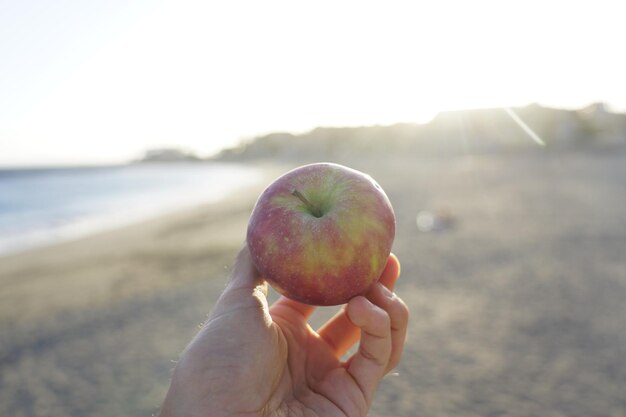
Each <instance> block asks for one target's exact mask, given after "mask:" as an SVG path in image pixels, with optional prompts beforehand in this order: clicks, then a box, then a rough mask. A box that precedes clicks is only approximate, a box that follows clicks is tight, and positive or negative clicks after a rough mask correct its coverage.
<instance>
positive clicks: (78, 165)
mask: <svg viewBox="0 0 626 417" xmlns="http://www.w3.org/2000/svg"><path fill="white" fill-rule="evenodd" d="M595 105H602V106H603V107H604V109H605V110H606V111H607V113H611V114H616V115H624V116H626V111H624V112H618V111H615V110H614V109H612V108H611V107H610V106H609V105H608V104H607V103H604V102H594V103H589V104H587V105H585V106H582V107H578V108H566V107H553V106H544V105H542V104H539V103H536V102H533V103H528V104H526V105H524V106H518V107H514V108H510V107H482V108H469V109H454V110H442V111H440V112H437V113H436V114H435V115H433V116H432V117H431V118H430V119H429V120H426V121H411V122H405V121H397V122H392V123H387V124H381V123H378V124H367V125H352V126H347V125H336V126H314V127H312V128H311V129H307V130H302V131H286V130H275V131H269V132H262V133H259V134H257V135H253V136H250V137H249V138H242V139H241V140H240V141H238V142H236V143H234V144H232V145H229V146H225V147H223V148H220V149H218V150H217V151H215V152H213V153H211V154H200V153H198V152H196V150H195V149H190V148H181V147H178V146H176V145H172V146H170V147H162V148H147V149H144V150H142V151H141V152H140V153H139V154H137V155H134V156H132V157H131V158H128V159H124V160H112V161H101V162H92V163H90V162H60V163H42V164H38V163H34V164H24V165H19V164H15V165H10V164H2V163H0V171H13V170H16V171H18V170H34V171H39V170H41V171H45V170H63V169H89V168H116V167H125V166H129V165H133V164H136V163H139V162H141V159H142V158H143V157H146V156H147V154H148V153H149V152H150V151H158V150H174V151H181V152H184V153H188V154H191V155H194V156H197V157H199V158H200V160H199V161H182V160H181V161H175V162H176V163H179V164H194V163H197V162H208V161H209V160H210V158H212V157H214V156H217V155H219V153H220V152H221V151H224V150H228V149H234V148H236V147H237V146H240V145H241V144H243V143H245V142H251V141H254V140H256V139H259V138H263V137H266V136H270V135H273V134H291V135H294V136H301V135H306V134H308V133H311V132H313V131H314V130H316V129H358V128H370V127H393V126H396V125H404V124H412V125H428V124H430V123H431V122H433V120H434V119H435V118H436V117H438V116H439V115H442V114H446V113H464V112H480V111H492V110H494V111H495V110H503V111H504V112H505V113H506V114H507V115H508V116H509V117H511V120H512V122H513V123H515V124H517V125H518V126H519V127H520V129H522V130H523V131H526V133H527V134H528V135H529V136H528V137H529V140H534V141H535V142H537V140H536V139H534V138H533V136H534V135H535V134H534V131H533V130H532V128H530V127H528V126H526V124H525V122H524V120H521V119H519V117H517V114H516V113H515V112H514V110H519V109H521V108H525V107H530V106H539V107H540V108H542V109H551V110H563V111H572V112H579V111H584V110H585V109H587V108H589V107H591V106H595ZM511 113H513V114H514V115H515V116H512V115H511ZM516 119H518V120H516ZM520 123H522V124H523V125H524V126H523V127H522V125H520ZM527 129H529V130H530V132H531V133H528V130H527ZM539 142H540V143H539V145H540V146H545V143H543V141H542V139H541V138H539ZM172 162H173V161H150V162H149V163H150V164H151V165H156V164H163V165H170V164H172Z"/></svg>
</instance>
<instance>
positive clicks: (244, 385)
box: [159, 247, 409, 417]
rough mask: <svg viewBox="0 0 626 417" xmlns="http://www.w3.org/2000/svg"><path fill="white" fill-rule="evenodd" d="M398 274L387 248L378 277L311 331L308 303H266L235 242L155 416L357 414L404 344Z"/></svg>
mask: <svg viewBox="0 0 626 417" xmlns="http://www.w3.org/2000/svg"><path fill="white" fill-rule="evenodd" d="M399 274H400V264H399V262H398V260H397V258H396V257H395V256H393V255H391V256H390V257H389V259H388V261H387V265H386V267H385V270H384V271H383V273H382V275H381V278H380V280H379V282H378V283H376V284H374V286H373V287H372V288H371V289H370V290H369V292H368V293H367V294H366V295H365V296H357V297H354V298H353V299H351V300H350V301H349V302H348V304H346V306H345V307H344V308H343V309H342V310H341V311H339V312H338V313H337V314H336V315H335V316H334V317H333V318H331V319H330V320H329V321H328V322H326V323H325V324H324V325H323V326H322V327H321V328H320V329H319V330H318V331H317V332H316V331H314V330H313V329H312V328H311V327H310V326H309V325H308V324H307V319H308V318H309V316H310V315H311V313H312V312H313V311H314V309H315V307H314V306H310V305H306V304H301V303H298V302H296V301H293V300H290V299H288V298H285V297H281V298H280V299H279V300H278V301H276V303H274V304H273V305H272V306H271V307H269V306H268V303H267V298H266V295H267V284H266V283H265V282H264V281H263V280H262V278H261V277H259V275H258V273H257V271H256V269H255V268H254V266H253V264H252V261H251V259H250V255H249V252H248V249H247V247H244V248H243V249H242V250H241V252H240V253H239V255H238V257H237V260H236V262H235V266H234V268H233V272H232V275H231V278H230V281H229V283H228V285H227V287H226V289H225V291H224V293H223V294H222V295H221V297H220V298H219V300H218V301H217V303H216V305H215V307H214V309H213V311H212V312H211V314H210V316H209V320H208V321H207V323H206V324H205V325H204V326H203V328H202V329H201V330H200V332H199V333H198V335H197V336H196V337H195V338H194V339H193V340H192V342H191V343H190V344H189V346H187V348H186V349H185V351H184V352H183V354H182V355H181V358H180V360H179V362H178V364H177V365H176V368H175V369H174V373H173V376H172V381H171V385H170V388H169V391H168V393H167V396H166V398H165V402H164V404H163V407H162V409H161V412H160V414H159V417H183V416H184V417H192V416H193V417H195V416H216V417H217V416H220V417H221V416H259V417H260V416H263V417H274V416H275V417H278V416H311V417H314V416H319V417H356V416H365V415H366V414H367V412H368V410H369V407H370V405H371V403H372V399H373V397H374V393H375V391H376V388H377V386H378V383H379V382H380V380H381V379H382V378H383V377H384V376H385V374H387V373H388V372H389V371H390V370H391V369H393V368H394V367H395V366H396V365H397V364H398V362H399V361H400V356H401V355H402V350H403V347H404V341H405V338H406V328H407V322H408V316H409V311H408V309H407V307H406V305H405V304H404V302H403V301H402V300H401V299H400V298H398V297H397V296H396V295H395V294H394V293H393V292H392V291H393V287H394V284H395V281H396V279H397V278H398V276H399ZM390 290H391V291H390ZM359 339H360V344H359V348H358V351H357V352H356V353H355V354H354V355H352V356H351V357H350V358H349V359H348V360H347V361H346V362H342V361H341V357H342V355H343V354H344V353H345V352H346V351H347V350H348V349H350V347H351V346H352V345H354V343H356V342H357V341H358V340H359Z"/></svg>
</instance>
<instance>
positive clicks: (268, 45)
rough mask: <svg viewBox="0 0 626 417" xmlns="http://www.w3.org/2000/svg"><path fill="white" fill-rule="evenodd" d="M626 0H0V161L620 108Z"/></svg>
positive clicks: (112, 156) (111, 158) (58, 160)
mask: <svg viewBox="0 0 626 417" xmlns="http://www.w3.org/2000/svg"><path fill="white" fill-rule="evenodd" d="M621 3H622V2H620V1H605V0H593V1H575V0H574V1H572V0H570V1H556V0H554V1H550V0H543V1H535V0H527V1H525V2H517V1H516V2H512V1H505V0H500V1H487V0H473V1H451V0H439V1H394V0H387V1H366V0H361V1H359V0H343V1H326V0H317V1H315V2H301V1H294V0H290V1H287V0H284V1H283V0H267V1H254V0H249V1H244V0H231V1H188V0H162V1H156V0H139V1H121V0H106V1H103V0H92V1H88V2H86V1H79V0H75V1H61V0H58V1H44V0H41V1H35V0H23V1H12V0H0V166H30V165H63V164H107V163H118V162H125V161H128V160H130V159H133V158H136V157H138V156H140V155H141V154H142V153H143V152H144V151H145V150H147V149H150V148H160V147H181V148H185V149H189V150H193V151H195V152H197V153H198V154H200V155H210V154H212V153H215V152H217V151H218V150H219V149H222V148H224V147H229V146H233V145H235V144H236V143H238V142H239V141H241V140H245V139H249V138H251V137H254V136H257V135H260V134H264V133H268V132H272V131H290V132H303V131H307V130H309V129H312V128H314V127H316V126H356V125H372V124H392V123H397V122H425V121H428V120H429V119H430V118H432V117H433V116H434V115H435V114H436V113H437V112H440V111H447V110H460V109H471V108H483V107H501V106H502V107H515V106H524V105H527V104H530V103H539V104H542V105H546V106H555V107H565V108H578V107H582V106H585V105H588V104H590V103H593V102H598V101H602V102H605V103H607V104H608V106H609V108H610V109H612V110H613V111H618V112H624V111H626V87H625V86H624V83H623V80H624V74H626V59H624V58H623V39H626V26H625V25H624V24H623V22H622V17H623V15H624V14H623V12H622V9H623V7H622V5H621Z"/></svg>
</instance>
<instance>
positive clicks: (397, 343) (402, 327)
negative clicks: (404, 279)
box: [367, 284, 409, 373]
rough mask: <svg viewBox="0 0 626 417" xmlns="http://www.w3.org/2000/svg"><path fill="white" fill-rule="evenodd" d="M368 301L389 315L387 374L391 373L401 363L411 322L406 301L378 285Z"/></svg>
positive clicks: (369, 295)
mask: <svg viewBox="0 0 626 417" xmlns="http://www.w3.org/2000/svg"><path fill="white" fill-rule="evenodd" d="M367 297H368V299H369V300H370V301H371V302H372V303H374V304H375V305H377V306H379V307H380V308H382V309H383V310H385V312H386V313H387V314H388V315H389V320H390V329H391V355H390V356H389V362H388V363H387V368H386V369H385V373H387V372H389V371H390V370H392V369H393V368H395V367H396V366H398V363H399V362H400V358H401V356H402V351H403V349H404V341H405V340H406V329H407V326H408V322H409V309H408V308H407V306H406V304H404V301H402V300H401V299H400V298H399V297H397V296H396V295H395V293H393V292H391V291H389V290H388V289H387V288H386V287H385V286H383V285H380V284H376V285H375V286H374V288H372V289H371V290H370V292H369V293H368V295H367Z"/></svg>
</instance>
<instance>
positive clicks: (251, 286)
mask: <svg viewBox="0 0 626 417" xmlns="http://www.w3.org/2000/svg"><path fill="white" fill-rule="evenodd" d="M255 307H256V308H259V309H260V311H262V312H266V311H268V305H267V283H266V282H265V281H264V280H263V279H262V278H261V277H260V275H259V273H258V271H257V270H256V268H255V267H254V264H253V263H252V258H251V256H250V251H249V250H248V246H247V245H244V247H243V248H242V249H241V250H240V251H239V254H238V255H237V258H236V260H235V263H234V265H233V270H232V272H231V275H230V278H229V280H228V284H227V285H226V289H225V290H224V292H223V293H222V295H221V296H220V298H219V299H218V300H217V303H216V304H215V307H214V309H213V311H212V312H211V314H210V317H209V319H211V318H214V317H217V316H221V315H223V314H227V313H230V312H233V311H237V310H241V309H249V308H255Z"/></svg>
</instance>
